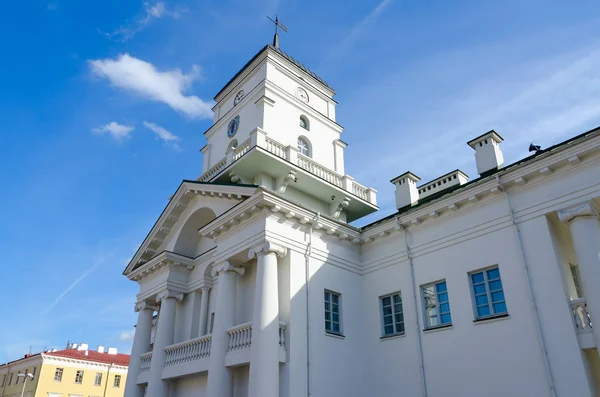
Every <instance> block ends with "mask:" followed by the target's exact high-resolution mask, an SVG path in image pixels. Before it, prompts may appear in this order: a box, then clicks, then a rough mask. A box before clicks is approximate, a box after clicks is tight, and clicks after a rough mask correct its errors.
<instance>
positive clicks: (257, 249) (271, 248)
mask: <svg viewBox="0 0 600 397" xmlns="http://www.w3.org/2000/svg"><path fill="white" fill-rule="evenodd" d="M267 254H275V255H277V256H278V257H280V258H281V257H283V256H285V254H287V248H285V247H282V246H281V245H277V244H273V243H272V242H270V241H263V242H262V243H260V244H257V245H255V246H254V247H252V248H250V251H248V259H254V258H255V257H257V256H261V255H267Z"/></svg>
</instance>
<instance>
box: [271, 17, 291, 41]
mask: <svg viewBox="0 0 600 397" xmlns="http://www.w3.org/2000/svg"><path fill="white" fill-rule="evenodd" d="M267 18H269V21H271V22H273V23H274V24H275V35H274V36H273V47H275V48H279V28H281V30H283V31H284V32H286V33H287V31H288V30H287V28H286V27H285V25H284V24H282V23H281V22H279V17H278V16H277V15H275V20H273V19H272V18H271V17H269V16H268V15H267Z"/></svg>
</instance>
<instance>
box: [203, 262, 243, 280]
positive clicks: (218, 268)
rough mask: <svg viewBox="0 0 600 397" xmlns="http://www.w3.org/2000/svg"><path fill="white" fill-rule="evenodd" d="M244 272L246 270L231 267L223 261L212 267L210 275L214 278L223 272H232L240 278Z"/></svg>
mask: <svg viewBox="0 0 600 397" xmlns="http://www.w3.org/2000/svg"><path fill="white" fill-rule="evenodd" d="M245 270H246V269H244V268H243V267H239V266H233V265H232V264H231V263H229V262H228V261H223V262H221V263H219V264H216V265H213V268H212V270H211V275H212V276H213V277H214V276H216V275H219V274H221V273H224V272H233V273H237V274H238V275H240V276H242V275H243V274H244V271H245Z"/></svg>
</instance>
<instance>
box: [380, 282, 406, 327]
mask: <svg viewBox="0 0 600 397" xmlns="http://www.w3.org/2000/svg"><path fill="white" fill-rule="evenodd" d="M379 301H380V303H381V304H380V307H381V328H382V329H381V335H382V336H390V335H396V334H403V333H404V311H403V310H402V297H401V296H400V293H399V292H398V293H395V294H391V295H386V296H382V297H381V298H379Z"/></svg>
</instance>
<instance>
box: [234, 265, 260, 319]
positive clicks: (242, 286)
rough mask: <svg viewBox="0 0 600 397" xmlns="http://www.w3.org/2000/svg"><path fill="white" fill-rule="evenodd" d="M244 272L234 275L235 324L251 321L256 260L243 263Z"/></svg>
mask: <svg viewBox="0 0 600 397" xmlns="http://www.w3.org/2000/svg"><path fill="white" fill-rule="evenodd" d="M244 268H245V269H246V270H245V271H244V274H243V275H242V276H238V277H236V291H235V320H236V324H243V323H247V322H249V321H252V312H253V310H254V289H255V286H256V260H252V261H250V262H248V263H246V264H245V266H244Z"/></svg>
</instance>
